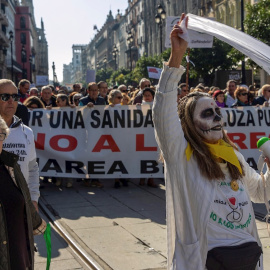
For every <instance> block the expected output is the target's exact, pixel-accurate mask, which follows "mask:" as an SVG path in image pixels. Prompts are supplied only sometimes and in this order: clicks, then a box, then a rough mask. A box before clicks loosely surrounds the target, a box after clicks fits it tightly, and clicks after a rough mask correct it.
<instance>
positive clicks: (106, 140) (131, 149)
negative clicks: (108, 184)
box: [29, 105, 163, 178]
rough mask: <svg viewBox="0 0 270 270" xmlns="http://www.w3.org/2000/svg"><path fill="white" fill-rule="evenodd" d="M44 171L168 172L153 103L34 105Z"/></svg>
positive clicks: (92, 174) (50, 173)
mask: <svg viewBox="0 0 270 270" xmlns="http://www.w3.org/2000/svg"><path fill="white" fill-rule="evenodd" d="M29 123H30V124H29V125H30V127H31V128H32V129H33V131H34V135H35V142H36V150H37V156H38V162H39V168H40V175H41V176H57V177H74V178H79V177H81V178H89V177H92V178H94V177H96V178H121V177H123V178H139V177H162V176H163V166H162V164H158V162H157V160H158V155H159V152H158V148H157V143H156V141H155V138H154V129H153V122H152V111H151V109H150V107H149V105H143V106H141V107H136V106H121V107H117V108H116V107H114V108H112V107H110V106H95V107H94V109H90V108H88V107H77V108H74V109H71V108H61V109H60V108H59V109H52V110H40V109H37V110H33V111H31V112H30V121H29Z"/></svg>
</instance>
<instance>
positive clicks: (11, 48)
mask: <svg viewBox="0 0 270 270" xmlns="http://www.w3.org/2000/svg"><path fill="white" fill-rule="evenodd" d="M13 38H14V36H13V32H12V31H11V30H10V31H9V41H10V52H11V80H12V81H13Z"/></svg>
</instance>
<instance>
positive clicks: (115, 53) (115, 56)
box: [112, 44, 119, 70]
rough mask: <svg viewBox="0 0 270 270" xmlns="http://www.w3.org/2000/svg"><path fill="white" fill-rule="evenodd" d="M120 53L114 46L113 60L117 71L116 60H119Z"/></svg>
mask: <svg viewBox="0 0 270 270" xmlns="http://www.w3.org/2000/svg"><path fill="white" fill-rule="evenodd" d="M118 53H119V51H118V49H117V47H116V45H115V44H114V45H113V50H112V55H113V59H114V63H115V70H117V62H116V58H117V55H118Z"/></svg>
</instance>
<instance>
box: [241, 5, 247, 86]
mask: <svg viewBox="0 0 270 270" xmlns="http://www.w3.org/2000/svg"><path fill="white" fill-rule="evenodd" d="M241 31H242V32H245V28H244V0H241ZM242 84H246V67H245V56H244V60H242Z"/></svg>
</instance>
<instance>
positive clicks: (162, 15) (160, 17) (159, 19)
mask: <svg viewBox="0 0 270 270" xmlns="http://www.w3.org/2000/svg"><path fill="white" fill-rule="evenodd" d="M165 19H166V12H165V10H164V9H163V7H162V5H158V6H157V14H156V16H155V22H156V24H157V25H158V26H159V31H160V53H162V25H163V21H165Z"/></svg>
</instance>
